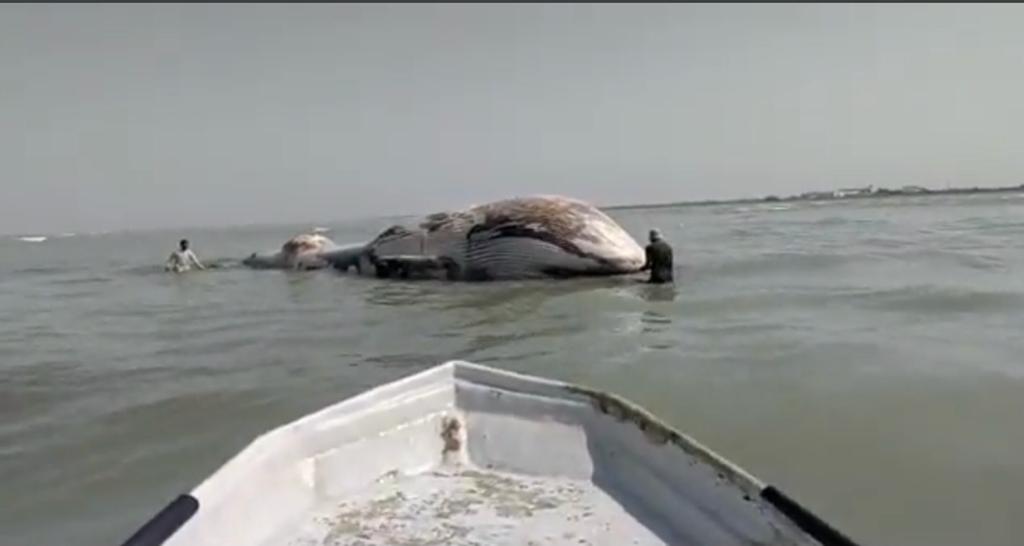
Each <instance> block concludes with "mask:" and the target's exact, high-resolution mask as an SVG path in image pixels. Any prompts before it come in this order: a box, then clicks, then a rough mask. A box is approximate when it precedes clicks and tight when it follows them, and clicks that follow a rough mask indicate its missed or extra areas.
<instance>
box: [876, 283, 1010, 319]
mask: <svg viewBox="0 0 1024 546" xmlns="http://www.w3.org/2000/svg"><path fill="white" fill-rule="evenodd" d="M856 297H857V298H858V299H860V300H861V302H862V304H863V305H865V306H866V307H871V308H874V309H879V310H884V311H896V312H902V313H911V314H921V313H978V312H985V311H988V312H997V311H1018V310H1020V309H1021V307H1022V306H1024V294H1020V293H1018V292H996V291H991V290H974V289H957V288H945V287H934V286H910V287H905V288H898V289H895V290H884V291H873V292H869V293H865V294H861V295H859V296H856Z"/></svg>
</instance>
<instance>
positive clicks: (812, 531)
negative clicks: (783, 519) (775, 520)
mask: <svg viewBox="0 0 1024 546" xmlns="http://www.w3.org/2000/svg"><path fill="white" fill-rule="evenodd" d="M761 497H762V498H763V499H764V500H766V501H768V502H769V503H771V504H772V506H774V507H775V508H777V509H778V510H779V511H780V512H782V513H783V514H785V515H786V516H788V517H789V519H791V520H793V522H794V523H796V524H797V526H798V527H800V528H801V529H803V531H804V532H805V533H807V534H808V535H811V536H812V537H813V538H814V539H815V540H817V541H818V542H820V543H822V545H823V546H857V543H856V542H854V541H852V540H850V539H849V538H847V537H846V536H845V535H843V534H842V533H840V532H839V531H837V530H835V529H833V528H832V526H830V525H829V524H827V523H825V522H824V521H822V520H821V519H820V518H819V517H818V516H815V515H814V514H812V513H810V512H808V511H807V510H806V509H805V508H804V507H803V506H800V503H798V502H796V501H795V500H793V499H791V498H789V497H788V496H787V495H786V494H785V493H783V492H782V491H779V490H778V489H776V488H775V486H772V485H769V486H768V487H765V488H764V489H763V490H762V491H761Z"/></svg>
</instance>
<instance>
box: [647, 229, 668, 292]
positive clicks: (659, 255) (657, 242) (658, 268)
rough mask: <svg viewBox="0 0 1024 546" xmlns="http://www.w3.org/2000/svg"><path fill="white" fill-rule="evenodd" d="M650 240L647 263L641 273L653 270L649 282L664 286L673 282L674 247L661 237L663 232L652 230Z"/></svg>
mask: <svg viewBox="0 0 1024 546" xmlns="http://www.w3.org/2000/svg"><path fill="white" fill-rule="evenodd" d="M649 238H650V240H651V244H649V245H647V248H646V249H645V250H646V254H647V261H646V262H645V263H644V266H643V267H642V268H640V271H647V270H648V269H650V270H651V278H650V280H649V281H648V282H651V283H654V284H663V283H670V282H673V279H672V247H671V246H669V244H668V243H666V242H665V239H663V238H662V237H661V232H660V231H658V230H656V229H652V230H651V232H650V234H649Z"/></svg>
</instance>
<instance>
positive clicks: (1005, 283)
mask: <svg viewBox="0 0 1024 546" xmlns="http://www.w3.org/2000/svg"><path fill="white" fill-rule="evenodd" d="M612 215H613V216H614V217H616V219H618V220H619V221H620V222H621V223H622V224H623V225H624V226H625V227H627V229H629V231H630V232H631V233H633V234H634V236H636V237H637V238H638V239H639V238H641V237H642V236H643V234H644V233H646V230H647V228H649V227H652V226H657V227H659V228H661V229H662V231H663V232H664V233H665V234H666V237H667V238H668V239H669V240H670V241H671V242H672V243H673V245H674V246H675V248H676V255H677V262H678V263H677V272H676V275H677V285H676V286H675V287H674V288H673V287H665V286H657V287H656V286H648V285H643V284H639V283H636V282H634V281H632V280H629V279H588V280H582V281H557V282H555V281H553V282H520V283H494V284H447V283H441V282H408V283H402V282H395V281H378V280H376V279H359V278H352V277H344V276H340V275H337V274H334V273H330V272H312V273H284V272H277V271H250V270H246V269H241V268H238V267H233V266H231V260H232V259H238V258H241V257H244V256H246V255H248V254H249V253H251V252H253V251H257V250H261V251H262V250H267V249H272V248H275V247H277V246H279V245H280V244H281V242H282V241H283V240H284V239H286V238H287V237H288V236H290V235H292V234H293V233H294V232H295V231H296V230H299V229H303V228H308V227H310V226H298V227H253V228H238V229H224V230H192V231H188V230H186V231H180V232H173V233H172V232H165V233H158V232H150V233H135V234H133V233H108V234H99V235H78V236H66V235H65V236H49V237H48V239H47V240H45V241H38V242H34V241H26V240H20V239H19V238H18V236H11V237H6V238H2V239H0V483H2V484H3V486H2V487H0V543H2V544H5V545H7V544H11V545H44V544H53V545H63V544H76V545H93V544H95V545H102V544H116V543H119V542H120V541H122V540H123V539H124V538H126V537H127V536H128V535H129V534H131V532H132V531H134V530H135V528H136V527H137V526H138V525H139V524H141V523H142V522H143V521H145V519H146V518H148V517H149V516H150V515H151V514H152V513H153V512H155V511H156V510H158V509H159V508H161V507H162V506H163V505H164V504H165V503H166V502H167V501H168V500H170V499H171V498H173V496H175V495H176V494H178V493H181V492H184V491H187V490H189V489H191V487H192V486H194V485H195V484H196V483H198V481H200V480H201V479H202V478H203V477H205V476H206V475H208V474H209V473H210V472H212V471H213V470H214V469H216V467H217V466H218V465H219V464H220V463H222V462H223V461H224V460H225V459H226V458H227V457H229V456H231V455H232V454H234V453H235V452H236V451H238V450H239V449H240V448H242V447H243V446H244V445H245V444H246V443H247V442H248V441H249V440H251V439H252V438H253V437H254V436H255V435H257V434H259V433H260V432H262V431H264V430H266V429H268V428H270V427H273V426H275V425H278V424H281V423H284V422H286V421H288V420H291V419H293V418H295V417H298V416H300V415H303V414H305V413H307V412H309V411H311V410H314V409H317V408H319V407H322V406H324V405H326V404H329V403H332V402H335V401H337V400H339V399H341V398H344V397H346V396H348V395H351V394H354V393H356V392H358V391H361V390H363V389H365V388H367V387H371V386H374V385H377V384H380V383H383V382H386V381H390V380H392V379H396V378H398V377H401V376H404V375H407V374H410V373H413V372H416V371H419V370H422V369H424V368H426V367H429V366H431V365H433V364H437V363H440V362H442V361H445V360H448V359H453V358H460V359H467V360H471V361H475V362H479V363H483V364H488V365H492V366H498V367H502V368H507V369H512V370H517V371H524V372H528V373H535V374H541V375H545V376H549V377H554V378H559V379H566V380H570V381H575V382H581V383H585V384H588V385H591V386H595V387H599V388H605V389H610V390H613V391H615V392H618V393H620V394H622V395H624V396H626V397H628V398H631V399H633V400H635V401H636V402H638V403H640V404H642V405H644V406H646V407H648V408H649V409H651V410H652V411H654V412H655V413H657V414H659V415H661V416H663V417H665V418H666V419H667V420H669V421H670V422H671V423H673V424H674V425H676V426H678V427H679V428H680V429H682V430H684V431H686V432H688V433H690V434H692V435H693V436H695V437H696V438H697V439H698V440H700V441H701V442H703V443H705V444H707V445H709V446H710V447H711V448H713V449H715V450H716V451H718V452H720V453H722V454H723V455H725V456H727V457H729V458H730V459H732V460H734V461H735V462H737V463H738V464H740V465H742V466H743V467H745V468H746V469H747V470H748V471H750V472H752V473H753V474H754V475H756V476H758V477H759V478H761V479H762V480H764V481H766V482H769V483H773V484H775V485H777V486H779V487H781V488H782V489H783V490H786V491H787V492H789V493H790V494H791V495H792V496H794V497H796V498H797V499H798V500H800V501H801V502H803V503H804V504H806V505H808V506H809V507H810V508H811V509H813V510H815V511H816V512H817V513H819V514H820V515H822V516H823V517H825V518H826V519H828V520H829V521H832V522H833V523H835V524H836V525H837V526H838V527H839V528H840V529H842V530H843V531H845V532H847V533H848V534H850V535H852V536H853V537H854V538H855V539H857V540H859V541H861V542H863V543H865V544H898V545H942V544H948V545H963V544H972V545H1015V544H1020V535H1022V534H1024V519H1022V518H1021V517H1020V516H1021V515H1024V512H1022V511H1021V509H1020V507H1019V491H1020V488H1021V485H1024V456H1022V453H1024V425H1022V424H1021V422H1020V419H1021V416H1024V358H1022V357H1021V355H1022V354H1024V336H1021V335H1020V324H1021V323H1022V319H1024V276H1022V275H1021V271H1022V270H1024V267H1022V266H1024V198H1021V196H1019V195H1002V196H999V195H984V196H958V197H928V198H899V199H885V200H870V201H859V202H841V203H840V202H831V203H799V204H788V203H787V204H778V203H773V204H764V205H745V206H735V205H724V206H711V207H681V208H659V209H647V210H621V211H612ZM390 222H391V220H386V221H384V220H382V221H369V222H349V223H344V224H338V225H334V226H330V227H332V228H333V232H332V234H331V235H332V237H333V238H334V239H335V240H336V241H337V242H339V243H344V242H353V241H360V240H365V239H367V238H369V237H370V236H372V235H373V234H374V233H375V232H376V231H378V230H379V229H380V228H381V227H384V226H386V225H388V224H389V223H390ZM21 236H22V237H38V236H40V234H23V235H21ZM182 236H185V237H188V238H190V239H192V241H193V244H194V246H195V248H196V250H197V252H198V254H199V255H200V257H201V258H205V259H208V260H213V259H224V260H225V262H224V263H225V267H224V268H222V269H217V270H211V271H207V272H196V273H193V274H188V275H178V276H176V275H168V274H165V273H163V272H162V270H161V267H160V264H162V262H163V260H164V259H165V258H166V255H167V254H169V253H170V251H171V249H172V248H173V246H174V244H175V242H176V241H177V239H179V238H180V237H182Z"/></svg>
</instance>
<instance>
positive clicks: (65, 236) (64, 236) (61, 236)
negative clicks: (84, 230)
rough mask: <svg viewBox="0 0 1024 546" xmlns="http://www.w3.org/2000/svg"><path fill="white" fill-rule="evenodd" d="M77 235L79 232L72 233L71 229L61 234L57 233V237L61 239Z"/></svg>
mask: <svg viewBox="0 0 1024 546" xmlns="http://www.w3.org/2000/svg"><path fill="white" fill-rule="evenodd" d="M77 235H78V234H77V233H72V232H70V231H69V232H66V233H59V234H57V237H59V238H61V239H66V238H68V237H76V236H77Z"/></svg>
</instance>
